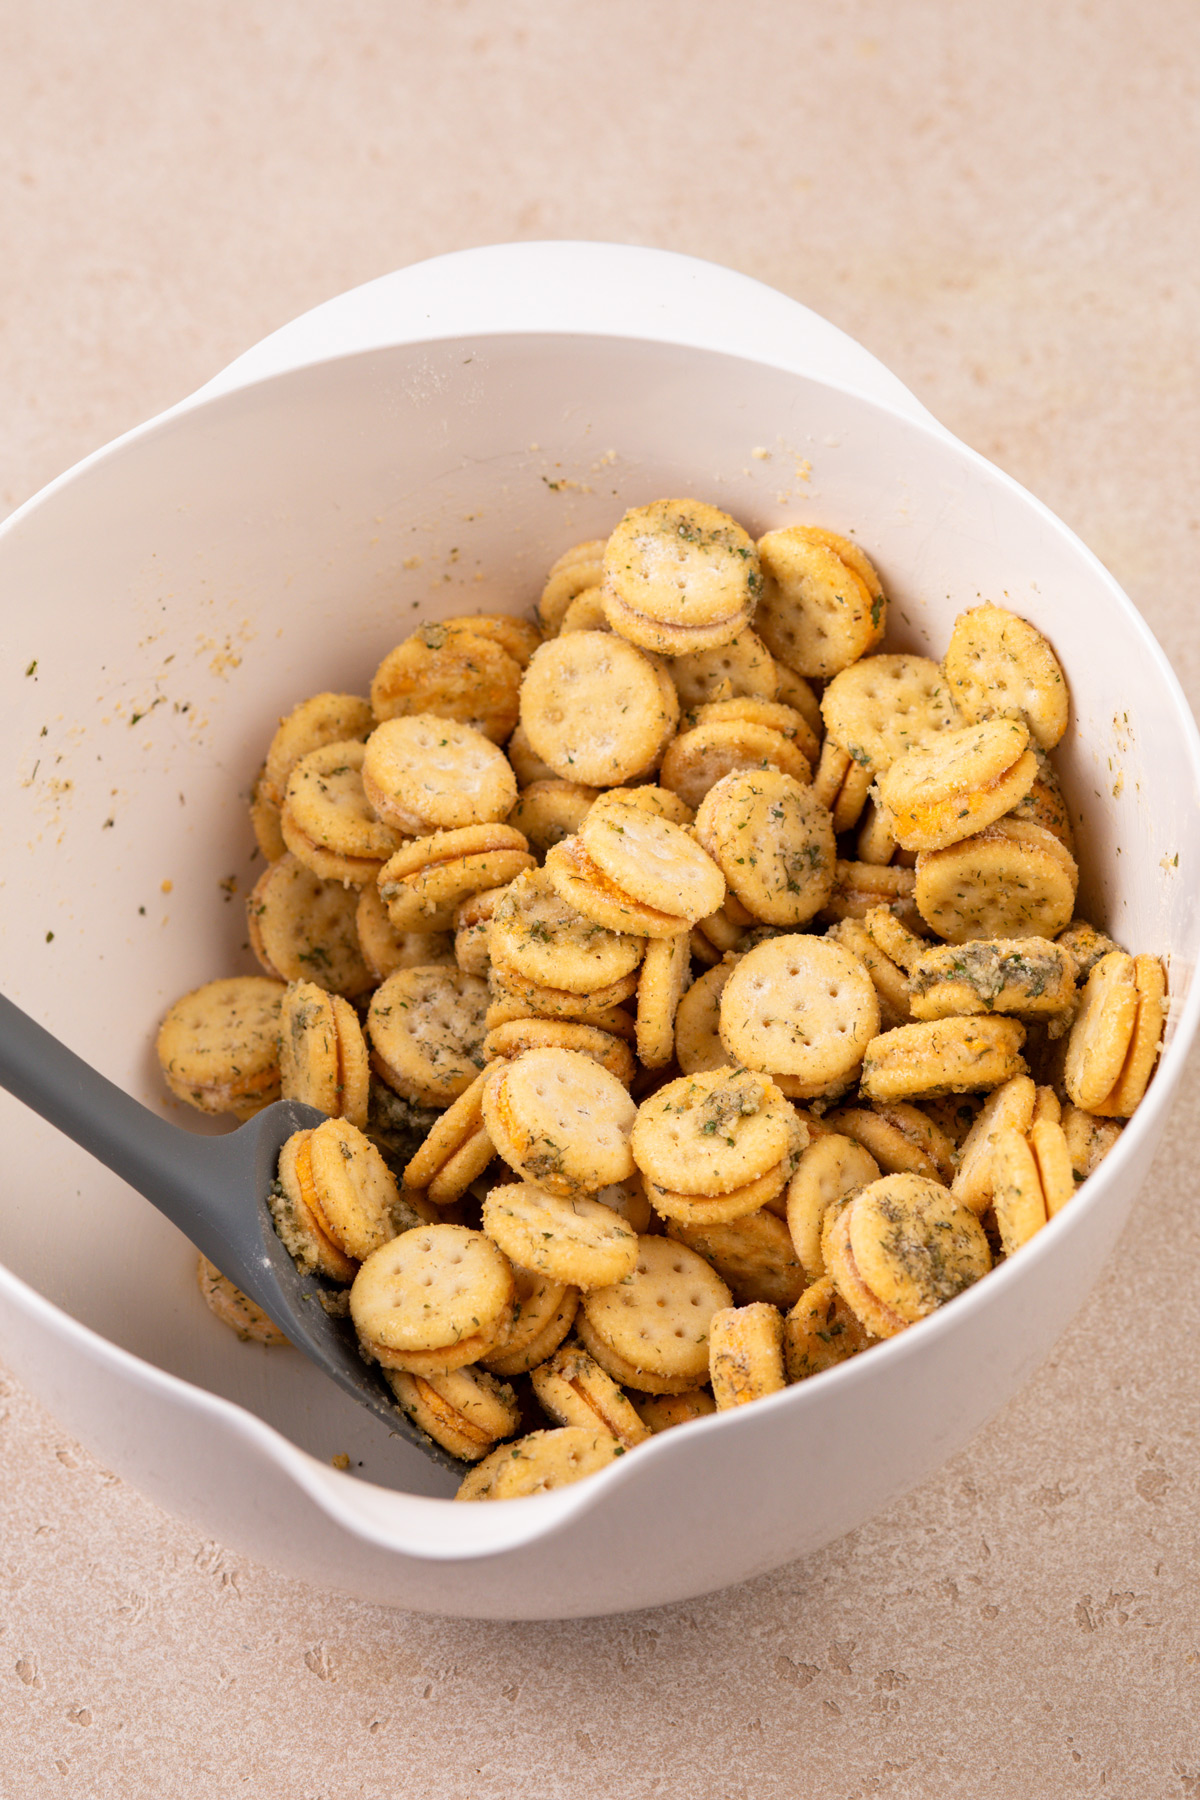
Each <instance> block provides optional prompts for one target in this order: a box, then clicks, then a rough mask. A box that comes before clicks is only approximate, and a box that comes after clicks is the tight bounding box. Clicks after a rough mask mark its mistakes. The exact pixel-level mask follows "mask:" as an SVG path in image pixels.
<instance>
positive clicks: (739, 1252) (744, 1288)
mask: <svg viewBox="0 0 1200 1800" xmlns="http://www.w3.org/2000/svg"><path fill="white" fill-rule="evenodd" d="M667 1236H668V1237H673V1238H675V1239H676V1240H677V1242H679V1243H681V1244H686V1245H687V1247H688V1249H689V1250H695V1251H696V1253H697V1254H698V1255H699V1256H702V1257H703V1258H704V1260H705V1262H706V1263H709V1264H711V1266H712V1267H713V1268H714V1269H715V1270H716V1271H717V1274H718V1275H719V1276H720V1277H721V1279H722V1281H724V1282H726V1283H727V1284H728V1286H729V1290H730V1292H731V1293H732V1295H733V1297H734V1299H735V1300H736V1301H737V1303H738V1305H739V1306H749V1305H751V1304H752V1303H753V1302H755V1301H760V1300H761V1301H766V1302H768V1303H769V1304H770V1305H771V1306H781V1307H784V1308H785V1309H786V1308H787V1307H789V1306H793V1305H794V1304H795V1302H796V1301H797V1300H798V1299H799V1297H800V1294H801V1292H802V1290H803V1288H804V1285H805V1275H804V1270H803V1268H802V1267H801V1265H800V1259H799V1257H798V1256H797V1255H796V1250H795V1246H794V1245H793V1243H792V1240H791V1236H790V1234H789V1232H788V1228H787V1226H786V1225H785V1224H784V1222H783V1220H782V1219H780V1218H779V1217H777V1215H776V1214H775V1213H773V1212H768V1211H767V1210H766V1208H765V1207H760V1209H759V1210H758V1211H757V1212H752V1213H748V1214H747V1215H746V1216H745V1217H744V1218H741V1219H732V1220H730V1221H729V1222H728V1223H727V1224H716V1225H685V1224H683V1223H682V1222H681V1221H679V1220H676V1219H672V1220H669V1221H668V1224H667Z"/></svg>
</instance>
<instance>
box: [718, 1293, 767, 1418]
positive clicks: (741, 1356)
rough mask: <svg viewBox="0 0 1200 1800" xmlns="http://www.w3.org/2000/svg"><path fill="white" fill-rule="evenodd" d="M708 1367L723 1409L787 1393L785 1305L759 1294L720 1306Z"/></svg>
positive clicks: (720, 1406)
mask: <svg viewBox="0 0 1200 1800" xmlns="http://www.w3.org/2000/svg"><path fill="white" fill-rule="evenodd" d="M708 1369H709V1378H710V1380H711V1381H712V1391H713V1399H714V1400H715V1401H716V1403H717V1411H718V1412H725V1411H727V1410H728V1409H729V1408H730V1407H731V1406H745V1405H746V1404H747V1403H748V1402H749V1401H751V1400H762V1399H765V1397H766V1396H767V1395H768V1394H779V1393H782V1392H783V1389H784V1388H785V1387H786V1386H787V1376H786V1374H785V1373H784V1367H783V1316H782V1314H781V1313H780V1311H779V1308H778V1307H777V1306H772V1305H771V1304H770V1303H769V1302H768V1301H765V1300H755V1301H752V1302H751V1304H750V1305H748V1306H727V1307H721V1308H720V1309H719V1311H717V1312H715V1313H714V1314H713V1316H712V1319H711V1321H710V1323H709V1335H708Z"/></svg>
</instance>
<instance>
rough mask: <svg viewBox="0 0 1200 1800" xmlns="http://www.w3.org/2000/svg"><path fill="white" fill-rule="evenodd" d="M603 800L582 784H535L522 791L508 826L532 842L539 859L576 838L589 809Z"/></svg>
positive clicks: (542, 782) (564, 782) (557, 780)
mask: <svg viewBox="0 0 1200 1800" xmlns="http://www.w3.org/2000/svg"><path fill="white" fill-rule="evenodd" d="M599 798H600V789H599V788H594V787H587V786H586V785H585V784H584V783H583V782H581V781H560V780H559V779H558V777H557V776H556V777H555V778H554V780H553V781H533V782H531V783H530V784H529V786H528V787H526V788H522V790H521V792H520V795H519V796H518V798H517V803H516V805H515V806H514V807H513V809H512V811H511V812H510V813H509V815H508V819H507V821H506V822H507V823H508V824H509V825H511V826H513V828H514V829H515V830H517V831H519V832H520V833H521V834H522V836H523V837H524V838H526V839H527V840H528V843H529V848H530V849H531V850H532V851H533V853H534V855H535V856H537V857H544V856H545V854H546V852H547V850H549V849H551V848H552V847H553V846H554V845H555V844H561V843H562V841H563V839H564V838H567V837H572V836H574V834H575V832H577V831H578V830H579V827H580V826H581V825H582V824H583V821H584V819H585V817H586V816H587V811H588V808H589V807H590V806H591V804H592V802H593V801H594V800H598V799H599Z"/></svg>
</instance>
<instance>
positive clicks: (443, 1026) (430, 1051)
mask: <svg viewBox="0 0 1200 1800" xmlns="http://www.w3.org/2000/svg"><path fill="white" fill-rule="evenodd" d="M486 1011H487V988H486V986H485V985H484V983H483V982H482V981H479V980H478V979H477V978H476V977H475V976H473V975H464V974H462V972H461V971H460V970H458V969H448V968H445V967H443V966H441V965H438V966H437V967H434V968H424V969H422V968H417V969H397V970H396V973H395V974H394V975H389V976H388V978H387V980H386V981H385V982H384V983H383V985H382V986H381V987H379V988H377V989H376V991H375V993H374V994H373V995H372V996H371V1005H370V1010H369V1011H368V1014H367V1036H368V1038H369V1040H370V1044H371V1051H372V1057H371V1061H372V1066H373V1067H374V1069H375V1072H376V1074H378V1075H379V1076H380V1077H381V1078H382V1079H383V1080H384V1081H386V1082H387V1084H388V1086H389V1087H390V1088H393V1089H394V1090H395V1091H396V1093H398V1094H402V1095H403V1096H404V1097H405V1098H406V1099H408V1100H414V1101H416V1102H417V1103H418V1104H419V1105H422V1106H449V1105H450V1103H451V1101H453V1100H456V1099H457V1098H458V1096H459V1095H460V1094H461V1093H464V1092H465V1090H466V1089H467V1088H469V1087H470V1085H471V1083H472V1082H473V1081H474V1080H475V1078H476V1076H477V1075H478V1073H479V1070H480V1069H481V1068H482V1066H483V1036H484V1030H485V1025H484V1015H485V1013H486Z"/></svg>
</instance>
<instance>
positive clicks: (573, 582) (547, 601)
mask: <svg viewBox="0 0 1200 1800" xmlns="http://www.w3.org/2000/svg"><path fill="white" fill-rule="evenodd" d="M603 555H604V539H603V538H589V539H587V540H586V542H584V543H581V544H575V545H573V546H572V548H571V549H570V550H565V551H564V552H563V554H562V555H561V556H560V557H559V558H558V560H557V562H554V563H552V564H551V566H550V570H549V573H548V574H547V576H546V585H545V587H544V588H543V589H542V591H541V594H540V596H539V598H538V603H537V615H538V620H539V622H540V624H541V627H542V630H543V631H544V632H545V634H546V636H547V637H556V636H557V635H558V632H559V631H560V630H561V628H562V624H563V621H564V619H565V618H566V616H567V613H568V611H569V610H570V607H571V605H572V603H573V602H574V601H575V600H576V599H577V598H579V597H580V596H581V595H584V594H587V593H589V592H590V591H591V590H593V589H594V590H596V592H597V593H598V592H599V588H600V583H601V581H602V580H603V579H604V569H603V566H602V562H601V559H602V557H603Z"/></svg>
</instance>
